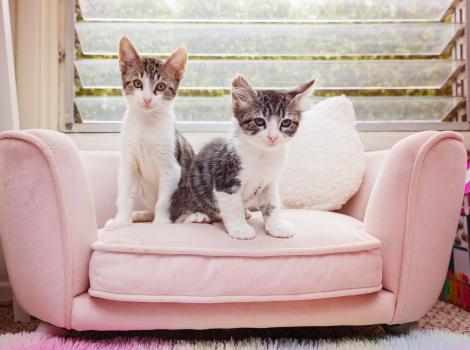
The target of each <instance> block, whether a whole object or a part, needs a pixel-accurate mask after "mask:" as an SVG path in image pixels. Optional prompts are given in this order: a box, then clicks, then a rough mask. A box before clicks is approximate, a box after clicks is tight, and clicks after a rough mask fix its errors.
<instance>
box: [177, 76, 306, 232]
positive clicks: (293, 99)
mask: <svg viewBox="0 0 470 350" xmlns="http://www.w3.org/2000/svg"><path fill="white" fill-rule="evenodd" d="M313 83H314V81H313V80H312V81H309V82H307V83H305V84H302V85H300V86H299V87H297V88H296V89H294V90H290V91H287V92H279V91H265V90H258V91H255V90H254V89H253V88H252V87H251V86H250V84H249V83H248V81H247V80H246V79H245V78H244V77H243V76H242V75H239V76H237V77H236V78H235V79H234V80H233V82H232V109H233V114H234V119H233V121H234V123H233V130H232V133H231V135H230V136H229V137H228V138H227V139H221V138H219V139H214V140H213V141H211V142H210V143H209V144H207V145H206V146H205V147H204V148H203V149H202V150H201V151H200V152H199V154H198V155H197V156H196V158H195V160H194V162H193V164H192V166H191V168H190V170H189V172H188V173H187V174H186V176H185V177H183V178H182V179H181V183H180V185H179V188H178V190H177V191H176V192H175V193H174V195H173V197H172V203H171V209H170V211H171V218H172V220H174V221H176V222H211V221H215V220H220V219H221V220H222V221H223V223H224V225H225V228H226V229H227V231H228V234H229V235H230V237H232V238H237V239H252V238H254V237H255V230H254V228H253V227H252V226H250V225H249V224H248V223H247V221H246V217H245V215H246V211H247V209H248V208H252V207H255V208H259V209H260V210H261V212H262V214H263V217H264V223H265V229H266V232H267V233H268V234H270V235H271V236H274V237H291V236H292V235H293V234H294V227H293V226H292V224H290V223H289V222H287V221H284V220H283V219H282V218H281V210H280V209H281V203H280V198H279V191H278V179H279V176H280V173H281V170H282V167H283V165H284V162H285V159H286V145H287V143H288V141H289V140H290V139H291V138H292V137H293V136H294V135H295V133H296V132H297V129H298V127H299V123H300V119H301V114H302V112H303V111H305V110H307V109H309V108H310V106H311V104H310V98H309V97H310V96H311V95H312V92H313Z"/></svg>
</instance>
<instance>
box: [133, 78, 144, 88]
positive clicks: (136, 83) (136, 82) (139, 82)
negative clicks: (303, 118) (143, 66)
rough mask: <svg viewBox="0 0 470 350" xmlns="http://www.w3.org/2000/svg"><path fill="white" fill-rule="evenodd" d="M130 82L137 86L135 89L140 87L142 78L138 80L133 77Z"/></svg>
mask: <svg viewBox="0 0 470 350" xmlns="http://www.w3.org/2000/svg"><path fill="white" fill-rule="evenodd" d="M132 84H134V86H135V87H136V88H137V89H142V80H139V79H135V80H134V81H133V82H132Z"/></svg>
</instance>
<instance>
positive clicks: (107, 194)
mask: <svg viewBox="0 0 470 350" xmlns="http://www.w3.org/2000/svg"><path fill="white" fill-rule="evenodd" d="M387 154H388V151H377V152H367V153H366V158H367V170H366V175H365V177H364V181H363V184H362V186H361V188H360V189H359V191H358V192H357V194H356V195H355V196H354V197H353V198H351V199H350V200H349V202H348V203H346V205H345V206H343V208H341V209H340V210H339V212H340V213H343V214H346V215H349V216H352V217H355V218H357V219H359V220H363V219H364V214H365V211H366V206H367V202H368V200H369V196H370V193H371V191H372V186H373V184H374V182H375V179H376V177H377V175H378V173H379V171H380V169H381V167H382V165H383V163H384V160H385V158H386V156H387ZM81 158H82V161H83V166H84V168H85V172H86V174H87V176H88V178H89V182H90V187H91V189H92V193H93V199H94V203H95V210H96V219H97V224H98V227H103V226H104V224H105V222H106V221H107V220H108V219H110V218H112V217H114V215H115V213H116V197H117V186H118V169H119V152H111V151H106V152H104V151H82V152H81ZM140 208H142V204H141V197H140V194H139V196H138V199H137V202H136V209H140Z"/></svg>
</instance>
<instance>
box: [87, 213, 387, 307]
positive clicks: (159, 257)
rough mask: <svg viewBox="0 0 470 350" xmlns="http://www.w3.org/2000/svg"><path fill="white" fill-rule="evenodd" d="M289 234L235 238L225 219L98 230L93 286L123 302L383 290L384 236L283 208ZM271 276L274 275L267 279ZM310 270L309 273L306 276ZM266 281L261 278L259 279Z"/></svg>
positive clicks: (342, 220)
mask: <svg viewBox="0 0 470 350" xmlns="http://www.w3.org/2000/svg"><path fill="white" fill-rule="evenodd" d="M284 217H285V218H286V219H287V220H289V221H290V222H292V223H293V224H294V226H295V227H296V235H295V236H294V237H293V238H291V239H273V237H270V236H268V235H266V233H265V232H264V229H263V225H262V217H261V215H259V213H255V214H254V217H253V218H252V219H251V220H250V222H251V224H252V225H254V226H255V228H256V231H257V237H256V238H255V239H253V240H250V241H241V240H232V239H230V238H229V237H228V236H227V234H226V233H225V231H224V230H223V227H222V225H221V224H214V225H208V224H199V225H197V224H177V225H176V224H162V225H153V224H151V223H148V224H143V223H140V224H133V225H131V226H129V227H126V228H123V229H120V230H116V231H100V234H99V236H100V241H98V242H95V243H93V245H92V248H93V251H94V252H93V255H92V258H91V262H90V285H91V287H90V289H89V290H88V293H89V294H90V295H91V296H94V297H101V298H105V299H113V300H121V301H146V302H159V301H160V302H185V303H220V302H225V303H226V302H247V301H281V300H287V301H289V300H308V299H319V298H326V297H337V296H344V295H355V294H364V293H370V292H375V291H379V290H381V289H382V285H381V282H382V258H381V254H380V251H379V250H378V249H377V248H378V246H379V245H380V242H379V241H378V240H377V239H376V238H374V237H372V236H370V235H368V234H367V233H366V232H365V231H364V229H363V227H362V226H363V224H362V223H361V222H360V221H358V220H356V219H353V218H351V217H349V216H346V215H340V214H337V213H331V212H320V211H314V210H302V209H296V210H292V209H291V210H285V212H284ZM267 276H269V278H266V277H267ZM305 276H309V278H305ZM259 281H263V283H259Z"/></svg>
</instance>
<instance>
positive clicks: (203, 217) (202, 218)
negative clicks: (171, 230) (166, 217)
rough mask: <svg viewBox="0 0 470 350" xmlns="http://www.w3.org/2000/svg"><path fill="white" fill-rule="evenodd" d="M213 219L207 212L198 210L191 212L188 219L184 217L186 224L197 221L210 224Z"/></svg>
mask: <svg viewBox="0 0 470 350" xmlns="http://www.w3.org/2000/svg"><path fill="white" fill-rule="evenodd" d="M210 222H211V220H210V218H209V216H208V215H207V214H204V213H201V212H196V213H192V214H189V215H188V216H187V217H186V219H184V223H185V224H189V223H195V224H210Z"/></svg>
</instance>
